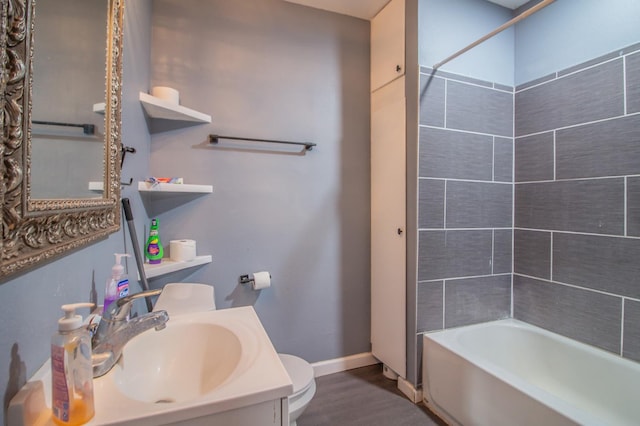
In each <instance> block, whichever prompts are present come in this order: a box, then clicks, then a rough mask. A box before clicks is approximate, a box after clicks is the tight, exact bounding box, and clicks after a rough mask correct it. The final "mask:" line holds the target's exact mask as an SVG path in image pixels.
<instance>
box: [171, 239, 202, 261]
mask: <svg viewBox="0 0 640 426" xmlns="http://www.w3.org/2000/svg"><path fill="white" fill-rule="evenodd" d="M169 258H170V259H171V260H173V261H174V262H189V261H191V260H193V259H195V258H196V242H195V240H171V241H169Z"/></svg>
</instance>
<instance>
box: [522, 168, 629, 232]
mask: <svg viewBox="0 0 640 426" xmlns="http://www.w3.org/2000/svg"><path fill="white" fill-rule="evenodd" d="M515 194H516V197H515V206H516V207H515V210H516V211H515V226H516V227H517V228H532V229H548V230H558V231H573V232H589V233H595V234H613V235H622V234H623V232H624V179H623V178H613V179H596V180H579V181H561V182H543V183H523V184H518V185H516V189H515Z"/></svg>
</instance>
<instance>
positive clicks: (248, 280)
mask: <svg viewBox="0 0 640 426" xmlns="http://www.w3.org/2000/svg"><path fill="white" fill-rule="evenodd" d="M269 278H271V274H269ZM254 281H255V280H254V279H253V278H252V277H251V275H249V274H245V275H240V284H251V283H253V282H254Z"/></svg>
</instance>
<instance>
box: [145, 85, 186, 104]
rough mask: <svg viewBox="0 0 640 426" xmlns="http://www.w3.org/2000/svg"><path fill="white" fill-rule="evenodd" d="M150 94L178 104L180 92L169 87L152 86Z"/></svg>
mask: <svg viewBox="0 0 640 426" xmlns="http://www.w3.org/2000/svg"><path fill="white" fill-rule="evenodd" d="M151 96H155V97H156V98H159V99H162V100H163V101H167V102H170V103H172V104H174V105H179V104H180V92H178V91H177V90H176V89H173V88H171V87H166V86H154V87H152V88H151Z"/></svg>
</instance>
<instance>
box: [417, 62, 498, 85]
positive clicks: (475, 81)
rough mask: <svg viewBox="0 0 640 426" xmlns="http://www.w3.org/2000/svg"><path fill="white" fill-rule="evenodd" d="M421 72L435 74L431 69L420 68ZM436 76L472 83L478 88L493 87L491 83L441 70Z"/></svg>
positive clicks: (437, 71)
mask: <svg viewBox="0 0 640 426" xmlns="http://www.w3.org/2000/svg"><path fill="white" fill-rule="evenodd" d="M420 72H422V73H425V74H428V75H431V73H432V72H433V69H432V68H431V67H420ZM435 75H436V77H442V78H446V79H448V80H456V81H462V82H465V83H472V84H476V85H478V86H485V87H489V88H491V87H493V83H492V82H490V81H486V80H480V79H477V78H473V77H467V76H466V75H462V74H456V73H453V72H447V71H442V70H441V69H438V70H436V72H435Z"/></svg>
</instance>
